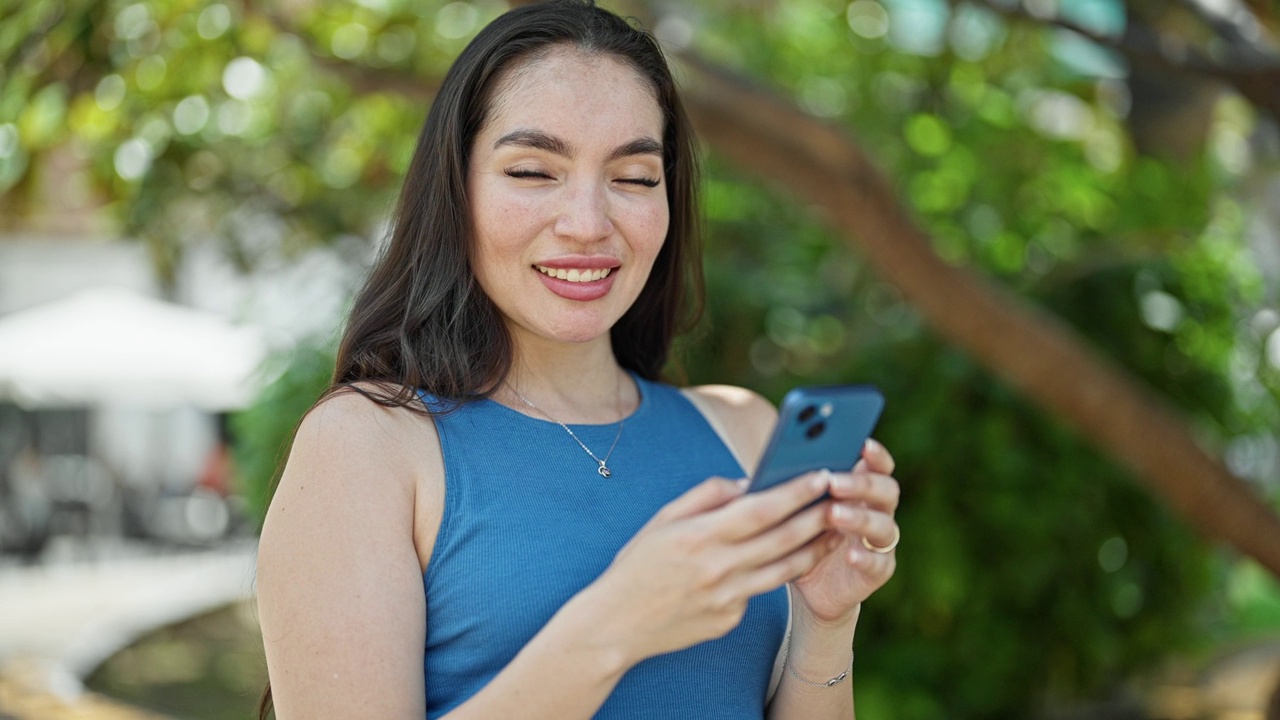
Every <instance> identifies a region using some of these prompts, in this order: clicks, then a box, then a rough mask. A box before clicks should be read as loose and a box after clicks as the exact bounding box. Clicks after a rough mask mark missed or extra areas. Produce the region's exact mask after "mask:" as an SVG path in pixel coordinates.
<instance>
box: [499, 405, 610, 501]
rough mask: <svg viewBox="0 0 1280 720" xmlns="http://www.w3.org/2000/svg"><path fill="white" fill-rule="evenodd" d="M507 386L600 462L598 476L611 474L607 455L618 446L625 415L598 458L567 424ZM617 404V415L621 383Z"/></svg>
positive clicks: (597, 469) (597, 470)
mask: <svg viewBox="0 0 1280 720" xmlns="http://www.w3.org/2000/svg"><path fill="white" fill-rule="evenodd" d="M507 387H509V388H511V392H513V393H515V394H516V397H518V398H520V400H521V401H522V402H524V404H525V405H528V406H529V407H531V408H533V409H534V410H537V411H538V412H539V413H540V414H542V415H543V416H544V417H546V418H547V419H548V420H550V421H551V422H553V423H555V424H557V425H559V426H560V427H562V428H564V431H565V432H567V433H569V437H571V438H573V441H574V442H576V443H578V447H580V448H582V449H583V451H584V452H586V453H587V454H588V455H590V456H591V459H592V460H595V461H596V462H597V463H600V467H598V468H596V472H598V473H600V477H606V478H607V477H609V476H610V475H613V471H612V470H610V469H609V456H610V455H612V454H613V449H614V448H616V447H617V446H618V439H619V438H621V437H622V427H623V425H625V424H626V422H627V419H626V418H625V417H623V418H621V419H620V420H618V434H617V435H614V436H613V444H612V445H610V446H609V452H607V453H605V454H604V459H603V460H601V459H600V458H598V457H596V454H595V453H593V452H591V448H589V447H587V444H586V443H584V442H582V440H580V439H578V436H577V435H576V434H574V432H573V431H572V430H570V429H569V426H568V425H565V424H564V423H562V422H560V421H559V420H557V419H555V418H553V417H551V415H550V414H549V413H548V412H547V411H546V410H543V409H542V408H540V407H538V406H537V405H534V404H533V401H532V400H530V399H529V398H527V397H525V396H523V395H521V394H520V391H519V390H516V389H515V388H513V387H511V386H510V385H507ZM618 406H619V415H621V406H622V387H621V385H619V387H618Z"/></svg>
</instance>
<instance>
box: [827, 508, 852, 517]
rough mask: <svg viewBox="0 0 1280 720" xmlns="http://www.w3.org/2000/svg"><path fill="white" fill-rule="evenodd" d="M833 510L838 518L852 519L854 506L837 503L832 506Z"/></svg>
mask: <svg viewBox="0 0 1280 720" xmlns="http://www.w3.org/2000/svg"><path fill="white" fill-rule="evenodd" d="M831 512H832V514H833V515H835V516H836V519H837V520H852V519H853V508H851V507H849V506H848V505H836V506H834V507H832V508H831Z"/></svg>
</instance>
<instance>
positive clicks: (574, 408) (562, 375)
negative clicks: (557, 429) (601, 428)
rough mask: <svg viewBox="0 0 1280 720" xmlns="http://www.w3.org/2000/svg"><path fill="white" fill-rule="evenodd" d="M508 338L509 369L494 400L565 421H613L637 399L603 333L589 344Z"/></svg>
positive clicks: (622, 414) (637, 400) (633, 386)
mask: <svg viewBox="0 0 1280 720" xmlns="http://www.w3.org/2000/svg"><path fill="white" fill-rule="evenodd" d="M512 339H513V341H514V345H515V347H514V350H515V353H514V357H513V362H512V364H511V372H510V374H508V375H507V378H506V380H505V381H504V382H503V383H502V386H501V387H500V388H499V389H498V392H496V393H495V394H494V396H493V399H494V400H497V401H498V402H501V403H503V404H505V405H507V406H508V407H511V408H514V409H516V410H519V411H520V412H523V413H525V414H530V415H539V414H541V415H543V416H545V417H547V418H550V419H553V420H558V421H560V422H565V423H610V422H617V421H618V420H619V419H621V418H622V417H625V416H627V415H630V414H631V413H632V412H633V411H634V410H635V409H636V406H637V405H638V404H639V400H640V398H639V391H638V389H637V388H636V387H635V383H634V382H632V380H631V377H630V376H629V375H628V374H627V372H626V371H625V370H623V369H622V367H621V366H620V365H618V361H617V358H615V357H614V354H613V347H612V344H611V342H610V340H609V338H608V337H607V336H605V337H602V338H598V339H596V340H593V341H591V342H588V343H556V342H549V341H546V340H544V339H542V338H522V337H518V336H517V337H513V338H512ZM522 397H523V399H521V398H522ZM527 403H532V404H533V405H534V406H535V407H536V410H535V409H534V408H531V407H529V405H528V404H527Z"/></svg>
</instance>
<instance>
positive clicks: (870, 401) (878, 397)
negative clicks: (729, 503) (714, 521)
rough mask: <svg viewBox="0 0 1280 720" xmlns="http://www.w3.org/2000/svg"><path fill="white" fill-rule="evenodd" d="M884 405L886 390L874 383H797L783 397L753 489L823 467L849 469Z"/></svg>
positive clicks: (750, 487) (752, 482) (755, 475)
mask: <svg viewBox="0 0 1280 720" xmlns="http://www.w3.org/2000/svg"><path fill="white" fill-rule="evenodd" d="M883 409H884V395H882V394H880V391H879V390H877V389H876V388H875V387H874V386H871V385H833V386H829V387H798V388H795V389H794V390H792V391H791V392H789V393H787V395H786V397H784V398H783V399H782V407H781V408H779V409H778V424H777V425H775V426H774V428H773V437H771V438H770V439H769V445H768V446H767V447H766V448H765V451H764V455H762V456H761V457H760V464H759V466H757V467H756V471H755V473H754V474H753V475H752V476H751V484H750V485H749V486H748V492H755V491H757V490H764V489H766V488H770V487H773V486H774V485H777V484H778V483H781V482H785V481H787V480H790V479H791V478H793V477H795V476H797V475H802V474H804V473H807V472H812V471H814V470H821V469H823V468H826V469H828V470H832V471H835V472H848V471H849V470H850V469H852V468H853V466H854V464H855V463H857V462H858V458H860V457H861V456H862V446H863V445H865V444H866V442H867V438H869V437H871V431H872V430H873V429H875V426H876V422H877V421H878V420H879V419H880V411H881V410H883Z"/></svg>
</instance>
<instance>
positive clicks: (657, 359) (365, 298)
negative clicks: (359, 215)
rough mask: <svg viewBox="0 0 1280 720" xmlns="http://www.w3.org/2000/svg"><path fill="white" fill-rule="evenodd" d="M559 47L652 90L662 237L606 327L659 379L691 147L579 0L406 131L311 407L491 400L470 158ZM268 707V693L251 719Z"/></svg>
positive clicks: (632, 45)
mask: <svg viewBox="0 0 1280 720" xmlns="http://www.w3.org/2000/svg"><path fill="white" fill-rule="evenodd" d="M566 46H567V47H572V48H574V49H576V50H579V51H582V52H586V53H596V54H603V55H610V56H612V57H614V58H617V59H619V60H621V61H622V62H624V63H626V64H627V65H629V66H630V67H632V68H634V69H635V70H636V72H637V73H639V74H640V76H641V77H643V78H645V79H647V80H648V81H649V83H650V84H651V85H652V87H653V90H654V94H655V97H656V99H657V102H658V105H659V108H660V109H661V111H662V115H663V125H664V127H663V137H662V145H663V151H662V155H663V169H664V171H665V174H666V186H667V204H668V207H669V212H670V223H669V225H668V229H667V236H666V238H665V240H664V242H663V245H662V249H661V250H660V251H659V253H658V257H657V259H656V260H655V261H654V264H653V269H652V270H651V271H650V274H649V278H648V280H647V282H646V283H645V286H644V288H643V289H642V290H641V292H640V295H639V297H637V298H636V301H635V303H633V304H632V306H631V307H630V308H629V309H628V310H627V312H626V313H625V314H624V315H623V316H622V318H621V319H620V320H619V321H618V322H617V324H615V325H614V326H613V328H612V329H611V331H610V340H611V342H612V344H613V352H614V355H615V356H616V357H617V359H618V362H619V363H620V364H621V365H622V366H623V367H625V368H627V369H630V370H632V371H634V372H636V373H637V374H639V375H640V376H641V377H645V378H648V379H651V380H654V379H658V377H659V376H660V374H661V372H662V369H663V367H664V366H665V365H666V363H667V359H668V355H669V353H670V350H671V343H672V340H673V339H674V338H675V336H676V335H677V334H679V333H680V332H683V331H685V330H688V329H690V328H692V327H693V325H694V324H695V323H696V322H697V320H698V318H699V317H700V315H701V312H702V306H703V294H704V288H703V280H702V261H701V249H700V247H699V221H698V196H697V183H698V173H699V161H698V153H697V145H696V139H695V137H694V134H693V129H692V126H691V125H690V123H689V120H688V117H687V116H686V115H685V111H684V106H683V104H682V103H681V101H680V96H679V93H678V92H677V89H676V85H675V81H674V79H673V78H672V76H671V71H670V69H669V68H668V66H667V63H666V59H665V58H664V57H663V54H662V50H661V48H660V47H659V46H658V43H657V41H656V40H655V39H654V38H653V36H652V35H650V34H649V33H648V32H646V31H644V30H643V29H640V28H638V27H633V26H632V25H631V24H629V23H628V22H627V21H626V20H623V19H622V18H620V17H618V16H617V15H614V14H612V13H610V12H608V11H606V10H603V9H601V8H598V7H596V5H595V3H594V2H592V1H591V0H551V1H549V2H541V3H535V4H532V5H526V6H523V7H519V8H516V9H514V10H511V11H509V12H507V13H505V14H503V15H502V16H500V17H498V18H497V19H496V20H494V21H493V22H492V23H490V24H489V25H488V26H486V27H485V28H484V29H483V30H481V31H480V33H479V34H478V35H476V37H475V38H474V39H473V40H472V41H471V42H470V43H469V44H468V45H467V47H466V49H464V50H463V51H462V54H461V55H459V56H458V58H457V60H455V61H454V63H453V66H452V67H451V68H450V69H449V72H448V73H447V74H446V75H445V78H444V81H443V82H442V84H441V86H440V91H439V93H438V94H437V95H436V98H435V101H434V102H433V103H432V105H431V110H430V112H429V113H428V114H427V119H426V122H425V123H424V124H423V126H422V132H421V133H420V135H419V136H418V145H417V149H416V150H415V151H414V155H413V160H412V162H411V164H410V165H409V170H408V173H407V175H406V177H405V183H404V187H403V189H402V191H401V193H400V199H399V202H398V204H397V207H396V211H395V216H394V222H393V225H392V231H391V238H390V242H389V243H388V244H387V247H386V249H385V250H384V252H383V253H382V255H381V256H380V257H379V258H378V260H377V262H376V263H375V264H374V266H373V268H372V269H371V270H370V272H369V277H368V279H367V280H366V281H365V284H364V286H363V288H362V289H361V290H360V292H359V294H358V295H356V298H355V303H354V305H353V307H352V309H351V315H350V318H349V320H348V322H347V325H346V329H345V331H344V333H343V335H342V341H341V343H340V344H339V348H338V358H337V363H336V367H335V368H334V374H333V382H332V384H331V385H330V387H329V389H328V390H326V391H325V393H324V394H323V395H321V399H320V401H321V402H322V401H323V400H324V398H326V397H328V396H330V395H332V394H333V393H335V392H340V391H344V390H347V389H349V390H352V391H355V392H359V393H361V394H362V395H365V396H366V397H368V398H369V399H371V400H373V401H375V402H378V403H379V404H382V405H386V406H390V407H397V406H407V407H409V408H410V409H412V410H413V411H415V412H426V410H425V409H424V408H423V406H422V404H421V403H418V402H417V399H416V397H415V389H417V388H421V389H423V390H425V391H426V392H428V393H430V394H432V395H434V396H436V397H437V398H440V399H442V400H447V401H452V402H454V403H461V402H466V401H467V400H471V399H476V398H479V397H485V396H487V395H489V394H491V393H492V392H493V391H494V390H495V389H496V388H497V386H498V385H499V384H500V383H501V382H502V380H503V379H504V378H505V377H506V375H507V373H508V371H509V370H510V368H511V364H512V361H513V357H512V354H513V348H512V342H511V337H510V335H509V334H508V331H507V328H506V325H505V324H504V323H503V321H502V317H501V315H500V314H499V312H498V310H497V308H496V307H495V306H494V305H493V303H492V301H490V299H489V298H488V297H487V296H486V295H485V294H484V292H483V291H482V290H481V289H480V286H479V284H478V283H477V281H476V279H475V275H474V273H473V271H472V266H471V259H472V256H473V253H474V248H473V233H472V228H471V224H470V213H469V208H470V206H469V204H468V199H467V194H466V177H467V169H468V162H469V159H470V158H469V152H470V148H471V144H472V142H473V141H474V139H475V136H476V134H477V133H479V131H480V129H481V128H482V127H483V125H484V123H485V120H486V114H487V112H488V110H489V107H490V103H491V101H492V96H493V93H494V88H495V86H496V85H497V83H498V81H499V80H500V79H501V78H502V77H503V76H504V73H505V72H506V71H508V70H510V69H512V68H514V67H515V65H516V64H517V63H519V62H525V61H532V60H536V59H538V58H540V57H542V56H544V55H545V54H547V53H549V52H551V51H552V50H554V49H555V48H556V47H566ZM355 383H362V385H355ZM370 388H373V389H370ZM271 711H272V702H271V687H270V684H268V685H267V688H266V690H265V691H264V693H263V696H262V700H261V702H260V703H259V708H258V715H259V718H261V719H262V720H265V718H266V717H267V716H268V715H269V714H270V713H271Z"/></svg>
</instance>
